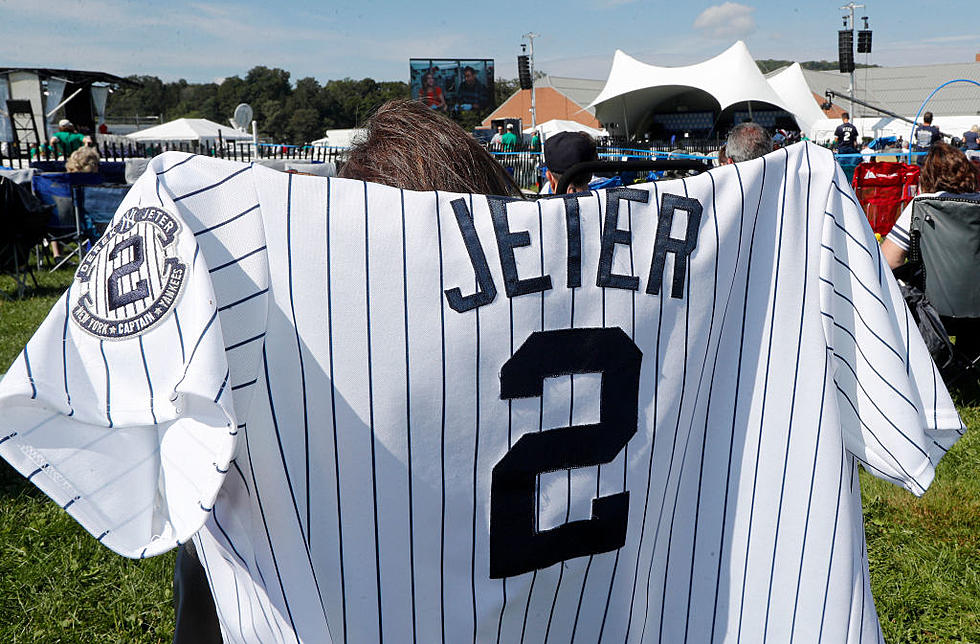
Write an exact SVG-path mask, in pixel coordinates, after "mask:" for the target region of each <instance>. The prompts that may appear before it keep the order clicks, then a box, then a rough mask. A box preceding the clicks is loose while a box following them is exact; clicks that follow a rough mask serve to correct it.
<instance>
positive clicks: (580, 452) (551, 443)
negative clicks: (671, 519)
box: [490, 327, 643, 579]
mask: <svg viewBox="0 0 980 644" xmlns="http://www.w3.org/2000/svg"><path fill="white" fill-rule="evenodd" d="M642 357H643V354H642V352H641V351H640V349H639V347H637V346H636V344H635V343H634V342H633V341H632V340H631V339H630V338H629V336H628V335H626V333H625V332H624V331H623V330H622V329H620V328H618V327H617V328H610V329H602V328H594V329H562V330H555V331H539V332H535V333H533V334H531V336H530V337H529V338H528V339H527V340H526V341H525V342H524V344H522V345H521V347H520V348H519V349H518V350H517V351H516V352H514V355H513V356H511V358H510V359H509V360H507V362H505V363H504V365H503V367H502V368H501V370H500V397H501V398H502V399H504V400H509V399H511V398H530V397H536V396H541V395H542V393H543V385H544V380H545V378H553V377H557V376H565V375H570V374H583V373H599V374H601V375H602V384H601V385H600V390H599V422H598V423H594V424H588V425H573V426H571V427H561V428H558V429H550V430H547V431H542V432H535V433H529V434H524V435H523V436H521V438H520V439H519V440H518V441H517V442H516V443H514V446H513V447H511V448H510V450H508V452H507V454H505V455H504V457H503V458H501V459H500V461H498V462H497V464H496V466H494V468H493V478H492V483H491V487H490V577H491V578H493V579H499V578H501V577H510V576H512V575H520V574H523V573H526V572H530V571H532V570H537V569H540V568H545V567H547V566H550V565H552V564H555V563H558V562H559V561H564V560H565V559H571V558H574V557H581V556H585V555H592V554H598V553H601V552H608V551H610V550H615V549H617V548H621V547H622V546H623V544H624V543H625V542H626V523H627V515H628V512H629V491H623V492H619V493H617V494H611V495H608V496H602V497H598V498H595V499H593V500H592V518H591V519H587V520H582V521H569V522H568V523H564V524H562V525H560V526H557V527H555V528H552V529H550V530H541V531H539V530H538V529H537V526H536V520H535V518H536V508H535V482H536V480H537V477H538V475H540V474H542V473H545V472H554V471H557V470H564V469H572V468H577V467H588V466H591V465H603V464H606V463H609V462H611V461H612V460H613V459H614V458H616V455H617V454H619V452H620V451H621V450H622V449H623V448H624V447H625V446H626V443H628V442H629V440H630V438H632V437H633V435H634V434H635V433H636V429H637V413H638V412H637V403H638V400H639V387H640V362H641V360H642Z"/></svg>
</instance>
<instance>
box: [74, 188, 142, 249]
mask: <svg viewBox="0 0 980 644" xmlns="http://www.w3.org/2000/svg"><path fill="white" fill-rule="evenodd" d="M128 192H129V186H87V185H76V186H72V194H73V196H74V205H75V214H76V218H77V219H78V221H79V223H80V224H81V227H82V229H84V230H89V231H94V238H98V237H101V236H102V233H104V232H105V229H106V228H107V227H108V226H109V222H111V221H112V218H113V216H115V214H116V210H118V209H119V204H121V203H122V200H123V198H124V197H125V196H126V193H128Z"/></svg>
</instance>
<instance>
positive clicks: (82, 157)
mask: <svg viewBox="0 0 980 644" xmlns="http://www.w3.org/2000/svg"><path fill="white" fill-rule="evenodd" d="M65 170H66V171H67V172H98V171H99V153H98V152H97V151H96V149H95V148H94V147H92V146H89V145H85V146H83V147H80V148H78V149H77V150H75V151H74V152H72V153H71V156H70V157H68V161H66V162H65Z"/></svg>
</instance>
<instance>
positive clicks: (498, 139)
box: [490, 125, 504, 147]
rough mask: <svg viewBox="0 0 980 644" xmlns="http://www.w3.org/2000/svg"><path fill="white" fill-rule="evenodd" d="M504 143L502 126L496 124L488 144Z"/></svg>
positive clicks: (498, 144)
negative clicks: (495, 129)
mask: <svg viewBox="0 0 980 644" xmlns="http://www.w3.org/2000/svg"><path fill="white" fill-rule="evenodd" d="M503 144H504V126H503V125H498V126H497V131H496V132H494V133H493V138H491V139H490V145H492V146H497V147H499V146H501V145H503Z"/></svg>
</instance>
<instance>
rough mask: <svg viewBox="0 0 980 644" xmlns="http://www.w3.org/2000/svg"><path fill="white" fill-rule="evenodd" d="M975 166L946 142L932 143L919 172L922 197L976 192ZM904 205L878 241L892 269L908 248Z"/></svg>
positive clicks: (909, 214)
mask: <svg viewBox="0 0 980 644" xmlns="http://www.w3.org/2000/svg"><path fill="white" fill-rule="evenodd" d="M978 187H980V186H978V182H977V168H976V166H975V165H973V164H972V163H971V162H970V160H969V159H967V158H966V155H965V154H963V152H961V151H960V150H957V149H956V148H954V147H953V146H951V145H949V144H948V143H943V142H942V141H939V142H938V143H934V144H933V146H932V149H930V150H929V154H928V155H926V160H925V162H924V163H923V164H922V173H921V174H920V175H919V190H920V192H919V194H918V195H916V196H915V199H919V198H921V197H935V196H936V195H938V194H940V193H942V192H950V193H953V194H967V193H971V192H977V189H978ZM915 199H913V200H912V202H909V205H907V206H905V209H904V210H902V214H900V215H899V216H898V221H896V222H895V225H894V226H892V229H891V231H890V232H889V233H888V235H887V236H886V237H885V239H884V240H882V242H881V253H882V255H884V256H885V261H887V262H888V265H889V266H890V267H891V268H893V269H895V268H898V267H899V266H901V265H902V264H904V263H905V260H906V258H907V256H908V251H909V229H910V228H911V227H912V203H914V202H915Z"/></svg>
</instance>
